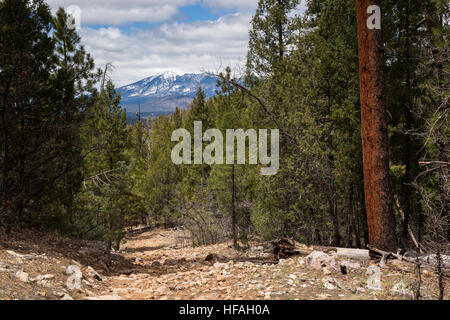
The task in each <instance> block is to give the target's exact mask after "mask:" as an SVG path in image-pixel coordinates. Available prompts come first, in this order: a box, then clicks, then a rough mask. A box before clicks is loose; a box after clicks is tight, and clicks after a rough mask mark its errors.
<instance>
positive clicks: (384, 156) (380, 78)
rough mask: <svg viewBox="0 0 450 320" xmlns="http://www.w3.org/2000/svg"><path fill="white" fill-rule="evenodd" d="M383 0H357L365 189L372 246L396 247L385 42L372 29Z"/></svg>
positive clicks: (393, 248) (377, 30) (377, 32)
mask: <svg viewBox="0 0 450 320" xmlns="http://www.w3.org/2000/svg"><path fill="white" fill-rule="evenodd" d="M380 3H381V1H380V0H357V1H356V11H357V17H358V45H359V78H360V79H359V80H360V91H361V126H362V144H363V167H364V190H365V202H366V212H367V224H368V229H369V242H370V244H371V245H373V246H375V247H378V248H381V249H386V250H395V249H396V247H397V241H396V236H395V217H394V214H393V212H392V194H391V186H390V181H389V150H388V122H387V117H386V95H385V91H386V88H385V78H384V52H383V51H384V45H383V35H382V31H381V29H377V28H376V27H375V28H373V29H369V27H368V19H369V18H370V17H371V16H372V15H373V14H375V15H376V12H375V13H372V14H370V13H369V14H368V13H367V11H368V8H369V6H371V5H377V6H378V7H381V5H380Z"/></svg>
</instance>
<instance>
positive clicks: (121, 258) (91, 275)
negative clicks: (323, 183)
mask: <svg viewBox="0 0 450 320" xmlns="http://www.w3.org/2000/svg"><path fill="white" fill-rule="evenodd" d="M304 249H305V252H304V255H303V256H296V257H293V258H291V259H287V260H280V261H276V260H275V259H274V257H273V255H272V254H271V253H270V251H271V250H270V247H269V246H267V243H256V242H255V243H251V244H250V249H249V250H247V251H245V252H239V251H235V250H234V249H233V248H232V243H231V242H228V243H222V244H217V245H210V246H201V247H195V248H194V247H192V245H191V240H190V238H189V234H187V233H185V232H183V231H181V230H174V229H172V230H163V229H157V230H151V231H145V232H142V233H140V234H134V235H130V236H129V237H127V238H126V239H125V241H124V243H123V246H122V249H121V251H120V252H118V253H113V254H111V255H109V254H108V252H107V251H106V249H105V246H104V243H102V242H96V241H82V240H78V239H70V238H66V237H61V236H56V235H51V234H42V233H38V232H31V231H30V232H20V233H17V234H16V235H15V236H14V237H13V238H12V239H10V240H5V239H3V240H2V239H0V300H3V299H6V300H10V299H24V300H27V299H58V300H59V299H62V300H72V299H88V300H98V299H101V300H113V299H152V300H162V299H170V300H174V299H188V300H194V299H199V300H213V299H214V300H215V299H220V300H221V299H224V300H230V299H233V300H244V299H245V300H252V299H286V300H293V299H303V300H318V299H337V300H339V299H357V300H366V299H410V298H412V288H413V287H414V285H415V282H416V275H415V270H414V265H412V264H409V263H406V262H402V261H398V260H389V261H388V262H387V263H386V265H385V266H383V267H382V268H379V265H378V263H377V261H374V260H371V261H349V260H342V259H340V258H337V257H336V255H335V252H333V250H332V249H331V250H327V249H330V248H322V249H320V248H319V250H325V251H326V252H327V253H324V252H317V251H316V252H315V255H316V256H319V257H322V258H323V259H324V260H323V261H322V260H320V259H322V258H320V259H319V263H318V264H317V263H316V264H315V265H314V263H313V262H312V260H311V258H310V257H309V258H306V256H305V255H307V254H309V253H310V252H311V251H312V250H313V248H308V247H306V246H304ZM316 249H317V248H316ZM316 262H317V261H316ZM327 263H328V264H329V265H327ZM342 266H345V268H342ZM77 267H78V268H79V271H80V276H81V277H80V279H79V280H80V286H78V287H75V288H74V287H71V286H70V285H69V279H70V277H71V276H73V273H70V272H69V271H70V270H72V271H73V270H74V269H73V268H77ZM314 268H316V269H314ZM373 268H375V269H376V270H378V272H379V280H380V283H379V284H380V285H381V288H379V289H380V290H376V288H375V289H374V288H373V286H374V285H375V286H376V285H377V283H376V281H375V283H372V287H371V286H370V285H369V286H368V284H370V281H369V282H368V280H370V279H372V280H373V279H375V280H376V279H377V278H376V277H375V278H374V276H376V274H375V273H376V272H375V273H374V269H373ZM368 271H370V272H368ZM81 273H82V274H81ZM446 281H447V283H446V285H447V288H448V279H447V280H446ZM421 293H422V297H423V298H424V299H436V297H437V293H438V290H437V276H436V274H435V272H434V271H433V270H431V269H429V268H425V267H424V268H422V285H421ZM445 298H446V299H449V293H448V290H447V293H446V297H445Z"/></svg>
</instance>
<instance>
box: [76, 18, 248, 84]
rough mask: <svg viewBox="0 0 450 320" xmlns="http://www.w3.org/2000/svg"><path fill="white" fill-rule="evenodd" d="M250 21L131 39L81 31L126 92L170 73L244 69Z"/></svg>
mask: <svg viewBox="0 0 450 320" xmlns="http://www.w3.org/2000/svg"><path fill="white" fill-rule="evenodd" d="M250 19H251V14H232V15H227V16H224V17H221V18H220V19H218V20H215V21H200V22H195V23H170V24H164V25H162V26H161V27H159V28H155V29H150V30H148V29H147V30H142V29H140V30H135V31H134V32H131V33H125V32H122V31H121V30H120V29H118V28H115V27H108V28H101V29H98V30H96V29H92V28H83V29H81V32H80V34H81V36H82V39H83V44H85V46H86V49H87V50H88V51H89V52H90V53H91V54H92V55H93V57H94V59H95V61H96V64H97V65H98V66H102V65H104V64H106V63H107V62H111V63H112V64H113V65H114V66H115V67H116V71H115V72H114V73H113V80H114V81H115V83H116V85H117V86H122V85H126V84H129V83H131V82H133V81H136V80H140V79H142V78H144V77H147V76H149V75H152V74H155V73H158V72H161V71H166V70H171V71H174V72H177V73H180V74H181V73H186V72H199V71H202V70H215V69H217V68H219V67H224V66H226V65H230V66H232V67H234V66H236V65H237V64H240V65H242V64H244V63H245V58H246V53H247V43H248V29H249V21H250Z"/></svg>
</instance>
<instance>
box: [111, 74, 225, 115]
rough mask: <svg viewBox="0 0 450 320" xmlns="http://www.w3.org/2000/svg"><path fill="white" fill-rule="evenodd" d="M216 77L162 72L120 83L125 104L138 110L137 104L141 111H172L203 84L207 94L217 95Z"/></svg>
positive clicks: (133, 109)
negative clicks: (123, 83)
mask: <svg viewBox="0 0 450 320" xmlns="http://www.w3.org/2000/svg"><path fill="white" fill-rule="evenodd" d="M216 82H217V79H216V78H215V77H213V76H210V75H208V74H206V73H187V74H184V75H177V74H175V73H173V72H163V73H159V74H157V75H154V76H151V77H148V78H145V79H142V80H140V81H138V82H135V83H132V84H130V85H127V86H124V87H121V88H119V89H117V91H118V92H119V93H120V94H121V96H122V101H121V104H122V107H124V108H126V109H127V112H129V113H135V112H136V111H137V109H138V105H139V104H140V105H141V112H143V113H151V114H161V113H170V112H173V111H174V110H175V108H176V107H180V108H186V107H187V106H188V105H189V104H190V103H191V102H192V100H193V98H194V96H195V94H196V92H197V90H198V87H199V86H201V87H202V88H203V91H204V92H205V94H206V96H207V97H212V96H214V95H215V90H216Z"/></svg>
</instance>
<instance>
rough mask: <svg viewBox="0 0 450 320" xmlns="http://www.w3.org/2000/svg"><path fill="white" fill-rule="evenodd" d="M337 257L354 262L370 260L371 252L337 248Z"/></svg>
mask: <svg viewBox="0 0 450 320" xmlns="http://www.w3.org/2000/svg"><path fill="white" fill-rule="evenodd" d="M336 256H337V257H338V258H346V259H353V260H363V261H367V260H370V255H369V250H366V249H350V248H336Z"/></svg>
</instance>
